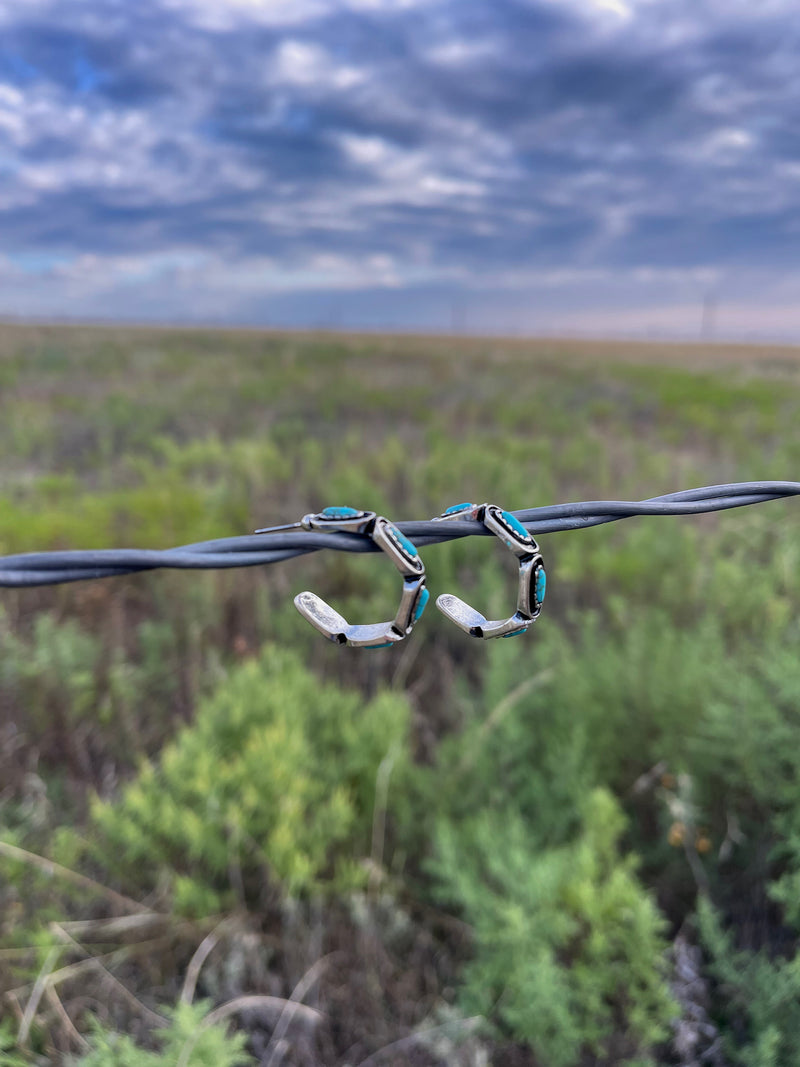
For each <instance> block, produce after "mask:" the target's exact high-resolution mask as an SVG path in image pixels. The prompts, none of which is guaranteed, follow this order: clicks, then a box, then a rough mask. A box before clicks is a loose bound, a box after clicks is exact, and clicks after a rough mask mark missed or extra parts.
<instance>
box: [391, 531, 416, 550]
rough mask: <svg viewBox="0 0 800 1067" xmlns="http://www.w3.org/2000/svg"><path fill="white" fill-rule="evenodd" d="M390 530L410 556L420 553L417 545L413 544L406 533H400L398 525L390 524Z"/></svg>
mask: <svg viewBox="0 0 800 1067" xmlns="http://www.w3.org/2000/svg"><path fill="white" fill-rule="evenodd" d="M388 530H389V531H390V533H391V534H392V536H393V537H394V538H396V539H397V543H398V544H399V545H400V546H401V547H402V548H403V550H404V551H406V552H407V553H408V554H409V556H418V555H419V552H417V547H416V545H414V544H412V543H411V541H409V539H408V538H407V537H406V535H405V534H402V533H400V531H399V530H398V529H397V527H396V526H389V527H388Z"/></svg>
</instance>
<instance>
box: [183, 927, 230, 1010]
mask: <svg viewBox="0 0 800 1067" xmlns="http://www.w3.org/2000/svg"><path fill="white" fill-rule="evenodd" d="M230 925H231V920H230V919H223V920H222V922H221V923H220V924H219V925H218V926H216V927H215V928H214V929H213V930H212V931H211V932H210V933H208V934H206V936H205V937H204V938H203V940H202V941H201V942H200V944H199V945H198V946H197V948H196V950H195V952H194V955H193V956H192V958H191V959H190V960H189V966H188V967H187V968H186V977H185V978H184V980H183V989H182V990H181V1002H182V1003H183V1004H191V1003H192V1001H193V1000H194V993H195V990H196V989H197V979H198V978H199V977H200V971H201V970H202V968H203V964H204V963H205V962H206V960H207V959H208V957H209V956H210V955H211V953H212V952H213V951H214V949H215V948H216V947H217V945H218V944H219V939H220V937H221V936H222V933H223V931H224V930H225V929H226V927H229V926H230Z"/></svg>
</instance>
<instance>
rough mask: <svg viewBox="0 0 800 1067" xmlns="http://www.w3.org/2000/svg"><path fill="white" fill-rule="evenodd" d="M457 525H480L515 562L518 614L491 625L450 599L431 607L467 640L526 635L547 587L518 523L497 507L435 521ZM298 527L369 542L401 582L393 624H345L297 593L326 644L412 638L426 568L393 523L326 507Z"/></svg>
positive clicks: (458, 508) (424, 598) (452, 512)
mask: <svg viewBox="0 0 800 1067" xmlns="http://www.w3.org/2000/svg"><path fill="white" fill-rule="evenodd" d="M459 519H462V520H463V519H475V520H477V521H478V522H482V523H483V525H484V526H485V527H486V528H487V530H490V531H491V532H492V533H493V534H495V535H496V536H497V537H499V538H500V540H501V541H502V542H503V544H504V545H505V546H506V548H508V549H509V550H510V551H511V552H513V553H514V555H515V556H516V557H517V559H518V560H519V585H518V590H517V609H516V611H515V612H514V614H513V615H511V616H510V617H509V618H508V619H498V620H493V621H490V620H488V619H487V618H485V616H483V615H481V613H480V612H479V611H476V610H475V608H472V607H470V605H469V604H466V603H465V602H464V601H463V600H460V599H459V598H458V597H457V596H455V595H454V594H452V593H443V594H442V595H441V596H440V597H438V599H437V601H436V607H437V608H438V609H439V610H440V611H441V612H442V614H444V615H446V616H447V617H448V619H450V620H452V622H454V623H455V624H456V626H458V627H459V628H460V629H461V630H463V631H464V633H467V634H469V635H470V636H471V637H480V638H483V639H484V640H489V639H491V638H495V637H516V636H517V635H518V634H523V633H525V631H526V630H527V629H528V628H529V627H530V626H531V625H532V624H533V622H534V621H535V619H536V618H537V617H538V615H539V612H540V611H541V609H542V602H543V601H544V595H545V589H546V583H547V576H546V574H545V570H544V566H543V563H542V556H541V553H540V552H539V546H538V545H537V543H536V541H535V540H534V539H533V537H531V535H530V534H529V533H528V531H527V530H526V529H525V527H524V526H523V525H522V523H521V522H520V521H519V519H517V518H516V517H515V516H514V515H512V514H511V512H509V511H504V510H503V509H502V508H500V507H498V506H497V505H496V504H455V505H454V506H453V507H450V508H448V509H447V510H446V511H444V512H443V513H442V514H441V515H438V516H437V517H436V520H435V521H438V522H448V521H453V520H459ZM299 525H300V526H302V527H303V529H305V530H328V531H330V530H335V531H337V532H342V531H343V532H345V533H355V534H361V535H366V536H369V537H371V538H372V540H373V541H374V542H375V544H376V545H378V547H379V548H380V549H382V551H383V552H385V553H386V555H387V556H388V557H389V559H391V561H392V563H394V565H395V567H397V569H398V570H399V571H400V574H401V575H402V578H403V591H402V594H401V596H400V606H399V607H398V609H397V614H396V615H395V617H394V619H392V620H391V621H389V622H379V623H373V624H370V625H365V626H354V625H351V624H350V623H348V621H347V620H346V619H345V618H344V616H342V615H340V614H339V612H338V611H334V609H333V608H332V607H331V606H330V605H329V604H326V602H325V601H324V600H323V599H322V598H321V597H318V596H317V595H316V593H311V592H308V591H306V592H304V593H299V594H298V595H297V596H296V597H295V598H294V603H295V607H296V608H297V610H298V611H299V612H300V614H301V615H302V616H303V617H304V618H305V619H307V620H308V621H309V622H310V623H311V625H312V626H315V627H316V628H317V629H318V630H319V631H320V633H322V634H324V635H325V637H327V638H328V639H329V640H331V641H335V642H336V643H337V644H340V645H351V646H354V647H356V648H387V647H388V646H389V645H394V644H397V642H398V641H402V640H403V638H404V637H406V636H407V635H408V634H410V633H411V631H412V629H413V628H414V624H415V623H416V622H418V621H419V619H420V618H421V617H422V613H423V612H424V610H425V606H426V605H427V603H428V599H429V597H430V593H429V592H428V590H427V589H426V588H425V565H424V563H423V562H422V559H421V557H420V554H419V552H418V551H417V549H416V546H415V545H413V544H412V543H411V541H409V539H408V538H407V537H406V536H405V535H404V534H403V533H401V532H400V530H398V529H397V527H396V526H395V525H394V524H393V523H391V522H389V520H388V519H385V518H384V517H383V516H382V515H377V514H376V513H375V512H374V511H358V510H357V509H356V508H343V507H342V508H339V507H331V508H325V509H324V510H323V511H321V512H319V514H316V515H304V516H303V518H302V519H301V520H300V523H299Z"/></svg>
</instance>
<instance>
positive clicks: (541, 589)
mask: <svg viewBox="0 0 800 1067" xmlns="http://www.w3.org/2000/svg"><path fill="white" fill-rule="evenodd" d="M546 592H547V575H546V574H545V572H544V567H540V568H539V570H538V571H537V572H536V599H537V600H538V601H539V603H540V604H541V603H542V601H543V600H544V594H545V593H546Z"/></svg>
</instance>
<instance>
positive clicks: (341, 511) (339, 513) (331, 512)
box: [321, 507, 363, 519]
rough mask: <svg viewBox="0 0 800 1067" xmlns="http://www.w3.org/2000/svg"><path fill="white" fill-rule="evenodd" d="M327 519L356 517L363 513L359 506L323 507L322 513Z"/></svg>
mask: <svg viewBox="0 0 800 1067" xmlns="http://www.w3.org/2000/svg"><path fill="white" fill-rule="evenodd" d="M321 514H323V515H324V516H325V518H326V519H355V518H356V517H357V516H358V515H361V514H363V513H362V512H361V511H359V510H358V508H335V507H332V508H323V510H322V513H321Z"/></svg>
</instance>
